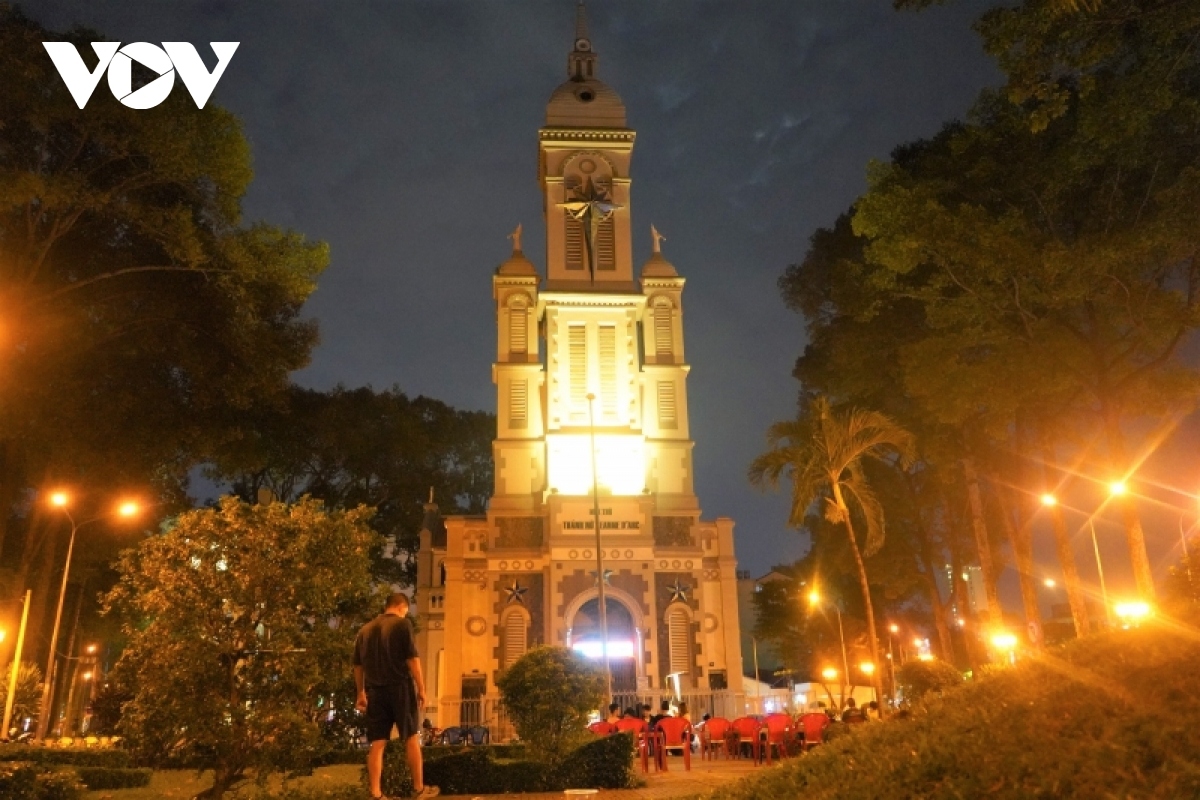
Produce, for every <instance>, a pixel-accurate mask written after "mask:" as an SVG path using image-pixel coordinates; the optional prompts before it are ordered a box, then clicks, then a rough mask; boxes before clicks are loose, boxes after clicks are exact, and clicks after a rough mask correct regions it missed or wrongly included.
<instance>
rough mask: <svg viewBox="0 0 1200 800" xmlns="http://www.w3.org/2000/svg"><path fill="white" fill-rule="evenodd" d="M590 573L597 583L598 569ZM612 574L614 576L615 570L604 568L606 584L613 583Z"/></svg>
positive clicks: (593, 580)
mask: <svg viewBox="0 0 1200 800" xmlns="http://www.w3.org/2000/svg"><path fill="white" fill-rule="evenodd" d="M588 574H589V575H591V576H592V582H593V583H595V582H596V570H592V571H591V572H589V573H588ZM612 576H613V571H612V570H611V569H606V570H604V585H605V586H608V585H611V584H612V580H611V579H612Z"/></svg>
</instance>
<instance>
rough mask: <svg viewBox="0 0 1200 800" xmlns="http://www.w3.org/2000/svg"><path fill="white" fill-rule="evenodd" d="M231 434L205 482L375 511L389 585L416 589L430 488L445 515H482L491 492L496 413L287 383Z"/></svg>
mask: <svg viewBox="0 0 1200 800" xmlns="http://www.w3.org/2000/svg"><path fill="white" fill-rule="evenodd" d="M236 430H237V435H236V437H234V438H232V439H231V441H230V442H229V443H228V444H227V445H226V446H225V447H223V448H222V450H221V451H220V453H219V454H218V457H217V458H216V459H215V461H214V462H213V464H212V465H211V468H210V469H209V475H210V477H212V478H214V479H216V480H219V481H224V482H228V483H229V484H230V485H231V486H232V488H233V491H234V492H235V493H236V494H237V495H238V496H239V497H241V498H242V499H244V500H246V501H248V502H253V501H254V500H255V499H257V497H258V493H259V491H260V490H262V489H268V490H270V491H271V493H272V494H273V495H274V496H275V497H276V498H278V499H280V500H284V501H290V500H295V499H296V498H299V497H302V496H304V495H309V496H311V497H314V498H316V499H318V500H322V501H324V503H325V505H326V506H327V507H328V508H354V507H356V506H359V505H365V506H369V507H372V508H374V509H375V510H376V513H375V516H374V517H373V518H372V520H371V525H372V527H373V528H374V529H375V530H376V531H377V532H378V533H380V534H381V536H383V537H384V538H385V540H386V542H387V543H388V544H387V546H386V547H384V548H381V551H380V556H381V557H379V558H377V559H376V560H375V574H376V578H377V579H379V580H381V581H384V582H387V583H402V584H412V583H413V580H414V578H415V575H414V574H413V570H414V569H415V563H416V562H415V559H413V558H411V556H413V555H415V553H416V551H417V548H418V546H419V544H420V542H419V537H418V534H419V532H420V528H421V521H422V516H423V513H422V503H423V501H425V500H426V499H427V498H428V496H429V492H430V490H433V492H434V496H435V499H436V500H437V503H438V505H439V507H440V509H441V510H442V512H443V513H451V514H482V513H483V512H484V511H485V510H486V508H487V500H488V497H489V496H490V495H491V490H492V439H493V438H494V436H495V433H496V425H495V415H493V414H490V413H485V412H480V411H460V410H458V409H455V408H452V407H450V406H448V405H446V404H445V403H442V402H441V401H438V400H433V399H431V398H428V397H416V398H410V397H408V396H407V395H405V394H404V393H403V392H402V391H400V390H399V389H398V388H395V387H393V388H392V389H389V390H386V391H376V390H373V389H371V388H369V387H363V388H358V389H347V388H344V387H341V386H338V387H335V388H334V389H332V390H330V391H328V392H317V391H313V390H311V389H303V388H300V387H296V386H293V387H292V388H291V390H290V391H289V392H288V393H287V394H286V395H285V396H284V397H282V398H281V399H280V402H278V403H277V404H275V405H274V406H273V407H263V408H256V409H251V410H250V411H247V412H245V413H242V414H240V415H238V418H237V425H236Z"/></svg>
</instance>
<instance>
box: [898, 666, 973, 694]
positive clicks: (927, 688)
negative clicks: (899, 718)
mask: <svg viewBox="0 0 1200 800" xmlns="http://www.w3.org/2000/svg"><path fill="white" fill-rule="evenodd" d="M962 682H963V676H962V673H961V672H959V671H958V669H957V668H956V667H955V666H954V665H953V664H947V663H946V662H945V661H939V660H937V659H936V658H935V659H934V660H932V661H919V660H917V659H913V660H911V661H906V662H905V663H904V664H903V665H901V666H900V668H899V669H897V670H896V685H897V686H898V687H899V688H900V690H901V691H902V692H904V698H905V699H906V700H907V701H909V702H912V703H919V702H921V701H922V700H923V699H925V698H926V697H927V696H929V695H930V694H933V693H935V692H936V693H941V692H943V691H945V690H946V689H952V688H954V687H955V686H960V685H961V684H962Z"/></svg>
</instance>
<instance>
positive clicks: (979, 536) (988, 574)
mask: <svg viewBox="0 0 1200 800" xmlns="http://www.w3.org/2000/svg"><path fill="white" fill-rule="evenodd" d="M962 469H963V477H964V478H965V479H966V481H967V500H968V501H969V503H970V508H971V527H972V529H973V530H974V532H975V549H976V550H978V551H979V570H980V572H982V573H983V590H984V596H985V597H986V598H987V617H988V624H989V625H991V626H992V627H993V628H1002V627H1004V611H1003V609H1001V608H1000V593H999V592H998V591H996V570H995V568H994V567H993V565H992V546H991V542H990V541H989V540H988V531H987V522H986V521H985V520H984V517H983V497H982V495H981V493H980V491H979V472H978V471H977V470H976V468H975V460H974V459H973V458H970V457H967V458H964V459H963V460H962Z"/></svg>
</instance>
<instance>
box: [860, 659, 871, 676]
mask: <svg viewBox="0 0 1200 800" xmlns="http://www.w3.org/2000/svg"><path fill="white" fill-rule="evenodd" d="M858 668H859V670H861V671H862V674H863V675H874V674H875V665H874V664H872V663H871V662H870V661H864V662H862V663H861V664H859V665H858Z"/></svg>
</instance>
